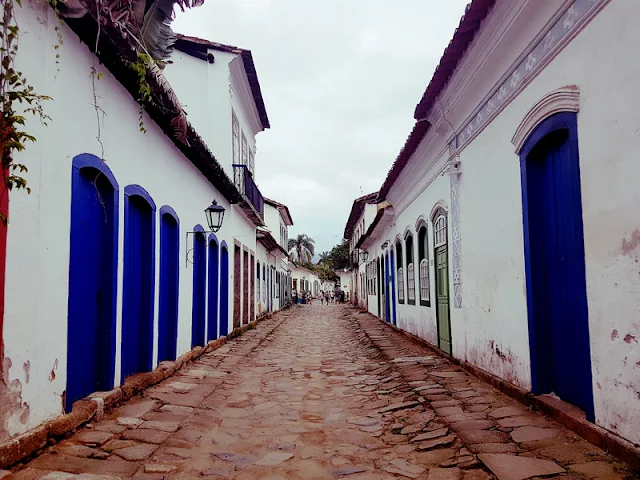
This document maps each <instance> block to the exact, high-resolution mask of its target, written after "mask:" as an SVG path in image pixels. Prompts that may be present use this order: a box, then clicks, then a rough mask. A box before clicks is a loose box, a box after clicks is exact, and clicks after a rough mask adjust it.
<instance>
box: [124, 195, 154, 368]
mask: <svg viewBox="0 0 640 480" xmlns="http://www.w3.org/2000/svg"><path fill="white" fill-rule="evenodd" d="M155 210H156V206H155V204H154V203H153V200H152V199H151V197H150V196H149V194H148V193H147V192H146V190H144V189H143V188H142V187H140V186H138V185H129V186H127V187H125V189H124V213H125V217H124V279H123V299H122V301H123V303H122V380H124V379H125V378H126V377H128V376H130V375H133V374H135V373H140V372H149V371H151V367H152V358H151V356H152V354H153V344H152V342H153V304H154V286H155Z"/></svg>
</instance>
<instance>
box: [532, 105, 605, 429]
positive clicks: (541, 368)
mask: <svg viewBox="0 0 640 480" xmlns="http://www.w3.org/2000/svg"><path fill="white" fill-rule="evenodd" d="M521 168H522V181H523V212H524V233H525V235H524V236H525V264H526V271H527V300H528V307H529V336H530V346H531V370H532V372H531V373H532V384H533V385H532V387H533V391H534V392H535V393H551V392H553V393H555V394H556V395H558V396H559V397H560V398H561V399H563V400H565V401H567V402H569V403H572V404H574V405H577V406H578V407H580V408H582V409H584V410H585V413H586V416H587V418H588V419H589V420H591V421H593V419H594V412H593V389H592V377H591V355H590V346H589V319H588V309H587V294H586V278H585V264H584V258H585V253H584V238H583V227H582V201H581V192H580V167H579V157H578V141H577V121H576V116H575V114H572V113H560V114H557V115H554V116H552V117H549V119H547V120H545V122H544V123H543V124H541V125H540V126H539V127H538V128H537V129H536V130H535V131H534V132H533V134H532V136H531V138H530V139H529V140H528V141H527V143H526V144H525V147H524V149H523V151H522V152H521Z"/></svg>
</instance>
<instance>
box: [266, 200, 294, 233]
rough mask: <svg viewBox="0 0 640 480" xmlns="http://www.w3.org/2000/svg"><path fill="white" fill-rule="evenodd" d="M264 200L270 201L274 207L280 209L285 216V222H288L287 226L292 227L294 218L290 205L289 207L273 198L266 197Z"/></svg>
mask: <svg viewBox="0 0 640 480" xmlns="http://www.w3.org/2000/svg"><path fill="white" fill-rule="evenodd" d="M264 202H265V203H268V204H269V205H271V206H272V207H276V208H277V209H278V210H279V211H280V214H281V215H283V216H284V217H285V222H288V223H287V226H289V227H290V226H291V225H293V218H291V212H290V211H289V207H287V206H286V205H285V204H284V203H280V202H276V201H275V200H271V199H270V198H267V197H264Z"/></svg>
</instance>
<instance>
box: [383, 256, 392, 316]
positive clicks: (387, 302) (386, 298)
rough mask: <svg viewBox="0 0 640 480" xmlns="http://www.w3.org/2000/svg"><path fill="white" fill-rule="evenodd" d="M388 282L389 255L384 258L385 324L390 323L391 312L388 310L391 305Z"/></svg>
mask: <svg viewBox="0 0 640 480" xmlns="http://www.w3.org/2000/svg"><path fill="white" fill-rule="evenodd" d="M389 282H390V275H389V254H387V255H385V256H384V321H385V322H390V321H391V310H390V308H389V307H390V305H389V304H390V303H391V292H389Z"/></svg>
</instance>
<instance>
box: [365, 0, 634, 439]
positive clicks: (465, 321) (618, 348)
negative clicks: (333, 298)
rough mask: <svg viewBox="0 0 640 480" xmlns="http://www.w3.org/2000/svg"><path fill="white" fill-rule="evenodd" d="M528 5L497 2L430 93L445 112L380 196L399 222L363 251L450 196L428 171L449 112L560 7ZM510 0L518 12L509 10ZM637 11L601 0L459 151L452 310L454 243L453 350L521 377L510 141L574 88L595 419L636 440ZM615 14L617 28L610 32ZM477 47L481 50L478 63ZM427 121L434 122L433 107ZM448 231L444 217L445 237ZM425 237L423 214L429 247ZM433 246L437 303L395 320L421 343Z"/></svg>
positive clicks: (520, 273) (495, 75)
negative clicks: (554, 98)
mask: <svg viewBox="0 0 640 480" xmlns="http://www.w3.org/2000/svg"><path fill="white" fill-rule="evenodd" d="M523 4H526V5H524V8H523V9H521V10H520V9H519V7H518V8H516V6H515V4H510V3H509V2H506V1H503V2H498V3H497V5H496V7H495V10H494V12H493V13H492V15H493V17H492V16H490V17H489V18H488V19H487V23H486V29H485V31H483V32H482V33H481V34H480V36H479V38H478V39H476V41H475V42H474V45H473V47H472V48H471V50H470V51H468V52H467V54H466V55H465V58H464V59H463V61H462V62H461V64H460V65H459V67H458V68H459V70H458V74H456V75H454V76H453V77H452V79H451V81H450V86H449V87H448V88H447V90H445V92H444V93H443V95H442V97H441V99H440V101H439V102H438V103H437V106H438V107H440V106H441V105H445V106H446V112H447V119H446V122H445V121H443V122H442V123H441V125H440V126H439V128H438V129H436V128H434V129H432V130H431V131H430V132H429V133H428V134H427V136H426V138H425V140H423V142H422V145H421V146H420V147H419V148H418V150H417V152H416V153H415V154H414V156H413V158H412V159H411V161H410V162H409V164H408V165H407V167H406V168H405V170H404V171H403V172H402V174H401V175H400V178H399V179H398V180H397V181H396V183H395V184H394V186H393V187H392V189H391V191H390V192H389V194H388V196H387V199H388V200H389V201H390V203H391V204H392V205H393V208H394V211H395V218H394V221H395V225H391V226H389V227H388V228H386V229H382V230H381V232H377V233H376V235H377V238H376V240H375V241H374V242H373V244H374V245H376V246H375V247H374V248H373V249H370V250H369V252H370V258H376V257H377V256H379V255H380V254H381V253H382V252H380V251H379V247H378V246H377V245H380V244H381V243H382V242H384V241H385V240H391V241H393V240H394V238H395V236H396V234H400V235H402V234H403V232H404V229H405V228H406V227H407V226H409V228H411V229H412V231H413V232H414V233H415V221H416V220H417V218H418V217H419V216H420V215H425V216H428V214H429V213H430V210H431V208H432V206H433V205H434V204H435V203H436V202H438V201H443V202H444V203H445V204H447V205H449V204H450V196H451V192H450V185H449V178H448V177H436V178H435V179H434V180H431V178H433V175H431V174H430V173H429V170H430V169H434V168H435V167H434V166H435V165H438V162H441V164H442V162H443V161H444V159H446V156H447V155H448V154H447V149H446V144H445V140H446V139H448V138H449V136H450V135H451V133H452V131H451V130H450V127H447V124H448V122H450V125H451V126H453V128H454V129H455V130H456V131H460V129H462V127H463V126H464V122H465V121H466V119H467V117H468V116H469V115H470V114H471V113H472V112H473V111H474V110H475V108H476V107H477V106H478V104H479V103H480V101H481V100H482V99H483V97H484V96H485V95H487V94H488V93H489V92H490V89H491V88H492V86H493V85H494V84H495V82H496V81H497V80H498V79H499V78H500V77H501V76H502V75H504V74H505V73H506V70H507V68H508V67H509V65H510V64H511V63H512V62H513V61H514V60H515V59H516V58H518V56H520V55H521V54H522V52H523V51H525V50H526V48H527V47H528V45H530V43H531V42H532V41H533V39H534V37H535V36H536V35H538V33H539V32H540V30H541V29H542V28H543V27H544V25H546V24H548V22H549V21H550V20H551V18H552V17H553V16H554V15H556V14H558V13H561V12H558V8H559V7H560V6H561V4H562V2H545V3H543V4H540V3H539V2H534V1H528V2H525V1H518V5H523ZM564 5H565V6H568V3H564ZM511 7H513V8H512V10H513V12H516V11H519V12H520V13H519V15H517V16H514V15H511V14H510V13H509V9H510V8H511ZM513 12H512V13H513ZM638 14H640V5H638V4H636V3H634V2H624V1H615V0H613V1H610V2H609V3H607V4H606V6H604V8H603V9H602V10H601V11H600V12H599V13H598V15H597V16H596V17H595V18H593V19H592V20H591V21H590V23H588V24H587V25H586V27H585V28H584V29H583V30H582V31H581V32H580V33H578V34H577V36H576V37H575V38H574V39H573V40H572V41H571V42H570V43H569V44H568V45H566V46H565V47H564V49H563V50H562V51H561V52H560V53H559V54H558V55H557V56H556V57H555V58H554V59H553V60H552V61H551V62H550V63H549V64H548V65H547V66H546V67H545V68H544V69H543V70H542V71H541V72H540V73H539V74H538V75H537V76H536V77H534V78H533V80H531V82H530V83H529V84H528V85H527V86H526V87H525V88H524V90H522V91H521V92H520V93H519V94H518V95H517V96H516V97H515V99H514V100H513V101H511V103H510V104H509V105H508V106H507V107H506V108H505V109H504V110H503V111H502V112H501V113H499V115H498V116H497V117H496V118H495V119H494V120H493V121H492V123H491V124H490V125H488V126H487V127H486V128H485V129H484V130H483V131H482V132H481V133H480V134H479V135H478V136H477V137H476V138H475V139H474V140H472V142H471V143H470V144H469V145H467V146H465V147H464V149H463V150H462V151H461V152H460V160H461V163H462V174H461V176H460V184H459V187H460V189H459V191H460V214H461V219H460V228H461V230H460V231H461V239H462V255H461V265H462V292H463V303H462V308H461V309H457V308H454V307H453V285H452V282H451V277H452V268H451V252H452V249H451V246H450V247H449V252H450V255H449V262H450V269H449V274H450V298H451V299H452V300H451V330H452V342H453V355H454V357H456V358H459V359H461V360H466V361H469V362H470V363H473V364H475V365H478V366H480V367H481V368H483V369H485V370H487V371H489V372H491V373H493V374H496V375H498V376H500V377H501V378H504V379H506V380H508V381H510V382H512V383H514V384H516V385H519V386H521V387H523V388H530V387H531V373H530V369H531V365H530V352H529V343H528V321H527V308H526V285H525V276H524V247H523V232H522V199H521V186H520V166H519V159H518V156H517V154H516V153H514V147H513V145H512V143H511V139H512V136H513V134H514V132H515V130H516V128H517V126H518V125H519V123H520V122H521V121H522V119H523V118H524V116H525V115H526V113H527V111H528V110H529V109H530V108H531V107H532V106H533V105H535V104H536V102H537V101H538V100H539V99H541V98H542V97H543V96H545V95H546V94H548V93H549V92H551V91H553V90H555V89H557V88H560V87H562V86H565V85H577V86H578V88H579V90H580V111H579V113H578V135H579V149H580V168H581V185H582V207H583V221H584V237H585V255H586V259H585V261H586V276H587V296H588V308H589V325H590V341H591V360H592V373H593V392H594V400H595V413H596V423H597V424H598V425H601V426H603V427H604V428H607V429H609V430H611V431H613V432H615V433H617V434H619V435H621V436H623V437H624V438H627V439H629V440H631V441H632V442H636V443H637V442H638V441H640V433H639V432H640V409H638V408H637V405H638V399H639V398H640V381H639V380H638V379H639V378H640V375H639V373H638V372H639V371H640V370H639V369H640V348H639V343H638V341H639V340H640V323H639V322H638V321H637V318H638V311H640V293H638V292H640V277H639V276H638V261H639V260H640V233H639V230H638V227H637V225H638V223H637V212H638V211H639V209H640V195H639V194H638V188H637V185H636V181H635V179H636V178H637V177H638V173H640V172H639V170H640V167H639V166H638V163H637V162H636V161H635V159H636V158H637V156H638V153H639V150H640V147H639V146H638V142H637V131H638V130H640V114H639V113H638V111H639V109H638V107H639V106H640V105H639V103H640V102H639V101H638V96H637V91H636V90H637V88H636V87H635V80H634V79H636V78H637V77H638V74H639V73H640V68H639V67H638V64H637V62H633V61H630V59H633V58H635V57H636V52H635V45H637V43H638V36H640V34H639V33H638V32H637V29H636V28H635V27H634V25H633V22H632V21H630V19H632V18H637V17H638ZM496 16H500V18H502V19H503V20H504V19H509V22H510V23H508V25H510V27H509V28H508V29H507V31H506V32H505V33H504V34H500V35H499V38H501V41H500V42H499V43H497V44H496V43H493V44H491V43H487V42H488V40H489V39H491V36H492V35H498V34H499V33H500V32H498V31H497V30H496V28H494V26H495V25H494V24H495V22H496V18H497V17H496ZM505 25H506V24H505ZM612 25H616V28H615V29H612V28H611V26H612ZM494 40H495V39H494ZM487 52H490V53H487ZM483 55H485V56H486V55H488V57H486V58H485V57H484V56H483ZM478 58H482V64H481V65H478V63H477V62H479V60H478ZM474 62H476V63H474ZM594 65H597V66H598V67H597V68H594ZM469 72H473V75H470V73H469ZM434 118H436V120H437V114H434ZM447 129H448V130H447ZM438 130H439V131H440V133H438ZM425 152H428V153H425ZM435 169H436V170H437V168H435ZM451 238H452V235H451V215H449V239H450V242H451ZM414 241H415V237H414ZM432 241H433V228H432V225H431V224H430V222H429V242H430V245H432ZM372 250H373V251H372ZM432 252H433V249H432V248H431V249H430V250H429V253H430V267H431V275H430V276H431V282H432V286H431V297H432V307H431V308H430V309H429V308H426V307H418V306H415V307H414V306H409V305H406V304H405V305H398V306H397V316H398V324H399V326H400V327H401V328H405V329H406V330H408V331H412V332H413V333H416V334H417V335H419V336H421V337H423V338H426V339H427V340H429V341H433V340H431V339H432V338H433V333H434V332H429V331H425V330H422V331H420V328H423V329H424V328H426V327H425V326H426V325H434V326H435V319H434V314H433V312H434V308H435V305H434V304H433V301H434V300H435V293H434V285H433V278H434V276H433V258H432V255H433V253H432ZM369 300H370V302H369V309H370V311H372V312H373V313H377V300H376V297H375V296H370V297H369ZM418 312H419V314H418ZM422 315H424V316H422ZM429 318H430V319H431V320H429ZM434 343H436V342H434Z"/></svg>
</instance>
